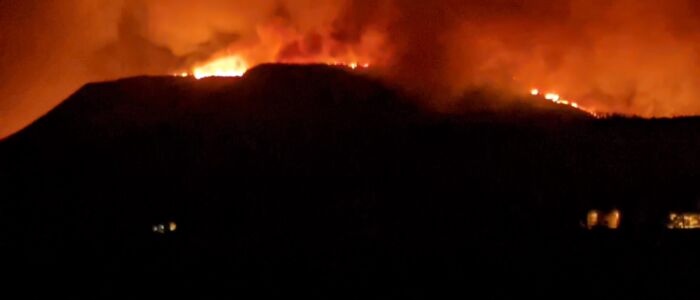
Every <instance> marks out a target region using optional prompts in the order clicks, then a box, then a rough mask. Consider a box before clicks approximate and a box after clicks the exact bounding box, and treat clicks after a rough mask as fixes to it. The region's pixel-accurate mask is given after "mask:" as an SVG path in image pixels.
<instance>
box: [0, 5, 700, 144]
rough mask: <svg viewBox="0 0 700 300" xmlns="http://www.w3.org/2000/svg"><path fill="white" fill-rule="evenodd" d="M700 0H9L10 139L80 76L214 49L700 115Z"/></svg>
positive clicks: (109, 75) (626, 108) (419, 85)
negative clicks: (366, 64)
mask: <svg viewBox="0 0 700 300" xmlns="http://www.w3.org/2000/svg"><path fill="white" fill-rule="evenodd" d="M699 17H700V3H697V1H694V0H674V1H664V0H613V1H610V0H562V1H550V0H433V1H403V0H287V1H284V0H278V1H273V0H269V1H245V0H196V1H195V0H192V1H189V0H0V82H1V84H0V95H1V96H0V137H2V136H6V135H8V134H11V133H12V132H14V131H16V130H18V129H20V128H22V127H23V126H26V125H27V124H28V123H30V122H31V121H32V120H34V119H36V118H37V117H39V116H41V114H43V113H45V112H46V111H48V110H50V109H51V108H52V107H53V106H55V105H56V104H57V103H59V102H60V101H61V100H62V99H65V98H66V97H67V96H68V95H69V94H70V93H72V92H73V91H75V90H76V89H77V88H79V87H80V86H81V85H83V84H85V83H87V82H91V81H101V80H109V79H115V78H120V77H126V76H134V75H143V74H149V75H168V74H173V73H176V72H181V71H186V70H189V69H190V68H191V67H193V66H195V65H197V64H201V63H203V62H206V61H208V60H210V59H213V58H216V57H219V56H225V55H230V54H236V55H241V56H242V57H244V58H245V59H246V60H247V61H248V62H249V64H251V65H255V64H256V63H262V62H290V63H312V62H330V61H334V60H344V61H358V62H371V63H372V65H373V66H374V72H376V73H377V74H378V75H379V76H382V77H383V78H385V79H387V80H389V81H391V82H395V83H396V84H399V85H401V86H403V87H404V88H406V89H408V90H411V91H414V92H418V93H421V94H424V95H427V97H426V98H429V99H433V101H434V102H436V103H435V104H437V105H440V102H443V101H449V99H456V98H458V96H459V95H460V94H461V93H463V92H464V91H465V90H468V89H473V88H482V87H489V88H496V89H499V90H503V91H511V92H513V93H524V91H527V90H528V89H529V88H531V87H538V88H540V89H542V90H552V91H556V92H558V93H560V94H562V95H564V96H565V97H567V98H571V99H575V100H576V101H577V102H579V103H581V104H583V105H585V106H587V107H590V108H593V109H596V110H599V111H607V112H619V113H626V114H638V115H642V116H674V115H695V114H699V113H700V101H699V99H700V98H699V97H700V84H699V83H700V76H699V75H700V71H698V70H699V68H698V58H699V57H700V56H699V54H700V52H699V50H700V31H699V30H698V28H700V26H699V25H700V24H699V23H700V21H699V20H700V18H699Z"/></svg>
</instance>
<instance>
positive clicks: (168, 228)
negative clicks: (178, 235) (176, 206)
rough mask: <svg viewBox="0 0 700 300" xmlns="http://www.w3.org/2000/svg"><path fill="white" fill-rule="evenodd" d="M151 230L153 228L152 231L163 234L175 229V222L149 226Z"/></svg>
mask: <svg viewBox="0 0 700 300" xmlns="http://www.w3.org/2000/svg"><path fill="white" fill-rule="evenodd" d="M151 230H153V232H154V233H158V234H165V233H167V232H174V231H175V230H177V224H176V223H175V222H169V223H168V224H167V226H166V224H157V225H153V226H152V227H151Z"/></svg>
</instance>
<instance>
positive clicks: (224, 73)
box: [192, 56, 248, 79]
mask: <svg viewBox="0 0 700 300" xmlns="http://www.w3.org/2000/svg"><path fill="white" fill-rule="evenodd" d="M247 71H248V63H246V62H245V60H244V59H243V58H241V57H240V56H226V57H223V58H219V59H216V60H214V61H211V62H209V63H207V64H205V65H202V66H199V67H195V68H194V70H193V72H192V75H193V76H194V78H197V79H202V78H206V77H241V76H243V74H245V72H247Z"/></svg>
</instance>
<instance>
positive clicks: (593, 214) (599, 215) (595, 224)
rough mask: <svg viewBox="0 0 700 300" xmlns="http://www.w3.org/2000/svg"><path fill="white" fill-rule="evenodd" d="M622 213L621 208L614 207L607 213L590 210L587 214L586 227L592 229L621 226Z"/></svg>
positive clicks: (613, 228)
mask: <svg viewBox="0 0 700 300" xmlns="http://www.w3.org/2000/svg"><path fill="white" fill-rule="evenodd" d="M621 218H622V213H620V211H619V210H617V209H613V210H611V211H609V212H607V213H603V212H601V211H598V210H595V209H593V210H590V211H588V214H587V215H586V228H587V229H589V230H591V229H594V228H599V227H604V228H608V229H612V230H616V229H619V228H620V219H621Z"/></svg>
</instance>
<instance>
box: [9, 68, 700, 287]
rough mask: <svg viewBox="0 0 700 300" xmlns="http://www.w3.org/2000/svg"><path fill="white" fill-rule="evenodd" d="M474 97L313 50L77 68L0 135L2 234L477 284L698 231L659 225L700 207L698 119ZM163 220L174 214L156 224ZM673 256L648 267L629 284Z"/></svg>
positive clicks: (204, 261)
mask: <svg viewBox="0 0 700 300" xmlns="http://www.w3.org/2000/svg"><path fill="white" fill-rule="evenodd" d="M483 97H486V96H484V95H482V94H468V95H465V98H466V99H465V103H470V102H469V100H474V101H472V102H471V103H473V104H471V105H472V106H469V105H468V104H467V105H466V106H464V107H461V108H459V109H455V110H453V111H452V112H450V113H439V112H435V111H430V110H428V109H426V108H425V107H424V106H422V105H421V104H420V103H421V102H420V101H416V100H413V99H412V98H411V97H410V96H408V95H406V94H403V93H402V92H400V91H399V90H397V89H393V88H390V87H388V86H387V85H385V84H383V83H381V82H380V81H378V80H375V79H372V78H371V77H370V76H368V75H364V74H357V73H352V72H348V70H345V69H342V68H333V67H325V66H284V65H265V66H261V67H258V68H255V69H253V70H251V71H250V72H248V74H246V76H245V77H243V78H240V79H237V78H210V79H204V80H194V79H191V78H178V77H139V78H130V79H123V80H119V81H115V82H107V83H98V84H89V85H87V86H85V87H84V88H82V89H81V90H80V91H78V92H77V93H75V94H74V95H73V96H71V97H70V98H69V99H68V100H66V101H65V102H63V103H62V104H61V105H59V106H58V107H57V108H55V109H54V110H53V111H51V112H49V113H48V114H47V115H45V116H44V117H42V118H41V119H39V120H37V121H36V122H35V123H34V124H32V125H30V126H29V127H28V128H26V129H25V130H23V131H21V132H19V133H17V134H15V135H13V136H11V137H9V138H7V139H6V140H4V141H2V142H0V162H1V165H2V168H1V169H0V182H1V184H2V188H1V189H0V190H2V191H3V197H2V198H3V199H2V201H0V207H1V209H0V225H1V226H2V227H3V228H5V229H7V230H6V231H5V233H4V235H3V240H4V241H6V242H7V245H8V247H7V248H6V251H8V253H9V254H8V255H10V256H12V257H15V256H16V257H18V259H17V260H16V262H17V263H18V264H19V266H18V268H28V266H29V268H30V269H32V268H37V270H42V272H44V271H47V270H49V271H48V272H58V271H57V270H60V269H61V268H69V267H70V268H76V269H79V270H82V271H83V274H112V275H110V276H107V277H105V278H102V279H99V277H98V278H90V279H84V280H88V281H90V282H93V283H94V284H95V285H96V288H97V289H99V290H102V291H108V292H109V291H112V290H114V289H115V288H114V286H115V285H116V286H120V285H123V286H126V287H128V288H134V289H135V288H136V287H141V286H142V285H146V286H147V285H148V282H149V281H151V280H153V281H155V282H159V283H163V284H168V286H171V285H170V284H172V283H173V282H175V283H178V284H177V285H175V286H174V288H175V289H176V290H178V289H188V288H187V287H188V286H189V287H191V288H192V289H195V288H197V289H199V288H202V287H209V288H213V289H214V290H225V289H227V288H228V287H230V286H231V285H234V286H240V287H242V288H245V289H254V288H260V287H263V288H265V287H266V288H267V289H268V290H269V291H271V292H272V291H277V292H280V293H282V291H283V290H284V289H285V288H288V287H289V288H298V289H302V290H306V289H307V288H311V286H312V285H309V282H317V285H316V288H322V289H328V290H337V289H338V288H340V289H341V290H342V289H343V288H344V289H346V290H352V291H356V292H357V291H358V290H360V291H362V290H365V291H366V290H370V289H374V288H377V287H383V288H387V287H390V288H389V292H387V293H388V294H387V295H394V296H396V295H401V294H402V293H408V292H406V291H407V288H406V287H407V286H411V285H414V284H416V285H415V288H417V289H419V292H418V294H417V295H422V292H426V293H427V292H428V291H431V290H432V289H433V288H435V287H436V286H440V285H443V284H446V285H449V282H454V281H455V280H461V279H464V278H465V277H464V276H468V274H472V275H473V274H479V276H481V277H480V279H476V280H473V279H472V280H471V281H469V282H471V284H473V287H474V288H477V289H478V286H479V285H481V284H480V283H489V282H490V283H497V282H500V283H505V284H515V283H516V282H521V283H524V285H526V286H528V287H527V291H530V292H533V293H538V292H542V291H544V290H546V289H547V287H548V286H550V285H555V284H558V285H563V286H569V287H571V288H578V287H579V284H580V283H581V281H580V280H581V279H582V278H586V280H592V279H591V278H590V277H591V276H595V275H593V274H597V272H598V271H599V269H600V268H603V267H604V266H606V264H608V263H612V262H615V263H614V264H613V265H612V266H611V267H610V271H609V272H610V273H609V274H607V273H606V274H607V275H605V276H602V277H600V278H596V279H595V280H594V282H595V284H597V285H600V286H601V288H604V287H605V286H606V284H608V283H609V282H608V280H609V279H611V278H615V277H616V276H622V275H623V274H626V272H627V269H628V268H629V267H630V266H633V265H634V263H635V261H636V260H639V259H645V258H646V259H652V258H656V257H657V256H654V255H659V254H658V253H660V252H662V253H664V255H670V254H671V253H677V251H679V250H678V249H680V248H683V249H695V248H693V247H696V246H697V245H696V244H697V243H690V244H687V243H685V244H676V241H675V240H674V241H672V242H668V243H667V244H665V245H666V246H665V248H662V249H659V248H654V246H652V245H656V244H657V242H658V240H656V239H657V238H658V237H659V234H661V233H662V232H663V231H664V225H665V221H666V217H667V215H668V213H669V212H670V211H672V210H678V211H685V210H695V209H700V207H698V205H699V203H698V199H699V198H698V196H700V195H698V191H697V187H696V186H697V183H696V182H697V174H698V172H697V170H699V169H700V157H699V156H698V155H697V153H700V139H698V138H697V135H698V133H700V119H697V118H682V119H664V120H644V119H633V118H607V119H595V118H592V117H589V116H587V115H586V114H585V113H581V112H579V111H576V110H571V109H568V108H565V107H562V106H557V105H554V104H552V105H549V104H539V103H537V104H536V105H532V104H528V103H531V102H528V101H530V100H532V99H529V100H528V99H523V100H522V101H516V102H510V103H507V104H504V105H501V106H499V107H498V109H493V107H489V106H478V105H480V104H478V103H484V102H483V99H481V98H483ZM480 99H481V100H480ZM474 103H476V104H474ZM475 105H476V106H475ZM548 105H549V106H548ZM612 208H618V209H620V210H621V211H622V213H623V216H624V217H623V222H622V228H621V230H622V232H624V235H622V234H621V235H619V236H616V235H614V234H613V235H607V234H603V235H602V237H601V236H593V235H590V233H588V232H585V231H584V230H583V229H582V228H581V226H580V222H581V221H582V220H583V219H584V218H585V214H586V212H587V211H588V210H589V209H612ZM170 221H176V222H177V224H178V230H177V232H175V233H173V234H170V235H165V236H159V235H157V234H155V233H153V232H151V230H150V229H151V226H152V225H154V224H158V223H163V222H170ZM622 241H624V242H622ZM601 245H602V246H601ZM603 246H604V247H616V249H618V251H622V252H624V253H627V252H629V251H631V249H636V250H637V251H638V252H637V253H636V254H635V255H630V256H628V257H627V258H624V259H623V258H621V257H618V256H617V255H614V257H613V256H609V255H608V253H604V252H601V251H602V250H600V249H601V248H599V247H603ZM593 252H595V253H597V254H595V255H590V253H593ZM616 253H617V252H616ZM664 257H665V256H664ZM683 259H687V257H685V256H682V255H680V256H677V258H676V260H677V261H681V260H683ZM506 262H508V263H506ZM684 263H687V261H685V262H684ZM214 266H216V267H214ZM640 268H641V267H640ZM669 268H670V267H669ZM533 269H537V271H534V273H530V272H531V271H532V270H533ZM528 270H529V271H528ZM670 270H673V269H672V268H670V269H667V266H665V265H663V266H661V265H656V266H651V265H648V266H645V267H644V269H643V271H642V273H643V274H646V275H645V277H644V278H637V279H630V281H629V284H630V285H632V284H639V283H644V282H647V280H648V281H652V279H654V280H655V279H657V277H656V276H660V275H658V274H663V272H665V271H670ZM37 272H38V271H37ZM273 273H274V274H276V275H270V274H273ZM195 274H208V275H207V276H210V277H211V278H209V279H207V278H206V276H205V277H199V276H197V275H195ZM402 274H404V275H402ZM405 274H411V275H405ZM427 274H433V275H434V276H435V277H434V278H433V275H431V276H428V275H427ZM132 276H133V277H132ZM163 276H164V277H163ZM154 277H155V278H159V279H154ZM290 278H294V279H290ZM386 278H389V279H387V281H384V279H386ZM460 278H461V279H460ZM161 281H162V282H161ZM304 282H306V283H304ZM266 284H271V285H273V286H274V287H271V286H267V285H266ZM396 293H398V294H396ZM359 294H362V292H359ZM409 294H410V293H409ZM323 295H327V294H323ZM330 295H333V294H330Z"/></svg>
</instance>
